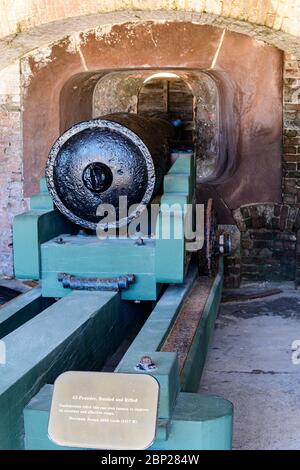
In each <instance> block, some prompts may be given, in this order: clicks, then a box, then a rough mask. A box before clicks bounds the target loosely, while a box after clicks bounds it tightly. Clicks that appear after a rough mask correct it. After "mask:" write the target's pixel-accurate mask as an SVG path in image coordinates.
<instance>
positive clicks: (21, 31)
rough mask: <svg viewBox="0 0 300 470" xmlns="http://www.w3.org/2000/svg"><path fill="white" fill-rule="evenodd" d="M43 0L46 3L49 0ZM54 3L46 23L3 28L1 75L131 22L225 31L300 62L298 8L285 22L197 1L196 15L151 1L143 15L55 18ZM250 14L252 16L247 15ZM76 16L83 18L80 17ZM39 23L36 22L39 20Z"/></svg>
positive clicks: (24, 22) (266, 13) (23, 22)
mask: <svg viewBox="0 0 300 470" xmlns="http://www.w3.org/2000/svg"><path fill="white" fill-rule="evenodd" d="M40 1H41V2H43V3H45V0H40ZM62 2H63V3H65V1H64V0H62V1H61V2H60V3H62ZM178 2H179V0H178ZM48 3H49V8H48V9H47V12H48V14H44V15H43V14H42V12H43V10H42V9H40V18H39V17H38V18H36V17H35V15H34V14H33V15H32V17H29V16H27V17H26V19H24V18H23V19H22V18H20V21H17V22H16V23H13V22H12V23H11V24H10V25H9V26H7V27H4V28H3V31H2V36H1V34H0V38H1V42H0V52H1V54H0V70H1V69H3V68H5V67H8V66H9V65H10V64H12V63H14V62H15V61H16V60H19V58H20V57H22V56H23V55H25V54H28V53H30V52H31V51H33V50H35V49H37V48H40V47H43V46H46V45H48V44H51V43H54V42H56V41H60V40H61V38H63V37H64V38H71V40H73V39H72V38H74V36H76V35H78V34H80V33H82V32H84V33H85V34H88V32H89V31H92V30H97V31H98V33H99V34H103V33H105V31H108V30H109V29H110V28H111V27H112V26H113V25H116V24H119V25H121V24H124V23H128V22H132V23H133V22H136V23H139V22H143V21H155V22H167V21H170V22H174V21H175V22H192V23H193V24H198V25H211V26H215V27H217V28H220V29H222V30H223V29H225V30H228V31H233V32H237V33H241V34H245V35H247V36H250V37H251V38H255V39H257V40H261V41H264V42H266V43H267V44H270V45H272V46H275V47H277V48H279V49H281V50H283V51H285V52H287V53H290V54H294V55H295V56H296V57H300V35H299V22H297V20H295V19H293V18H294V17H293V14H294V10H293V9H292V8H287V9H286V10H287V11H286V12H285V16H284V18H283V16H282V15H283V14H279V13H278V15H277V16H276V14H275V13H274V11H273V13H272V8H270V10H269V11H268V9H266V8H262V12H261V13H259V11H257V12H256V13H254V14H253V15H252V14H251V9H246V8H245V9H243V12H241V11H240V12H239V11H236V12H235V14H233V13H232V14H230V9H228V8H229V4H233V1H232V0H230V1H229V2H213V3H214V4H216V3H219V4H220V5H219V6H218V8H217V10H218V13H217V12H216V9H214V8H211V9H209V8H208V9H206V8H203V7H202V8H201V7H199V6H198V3H199V2H197V1H195V5H193V6H191V7H190V8H191V10H190V11H188V10H185V9H184V8H178V10H176V11H170V10H173V9H171V7H170V6H169V7H165V8H162V9H160V8H159V6H160V5H159V4H160V3H162V4H163V3H164V2H163V1H162V2H156V4H157V9H156V10H153V9H149V8H148V5H147V4H148V3H149V4H150V3H151V2H150V0H149V2H148V1H147V0H146V1H143V2H138V0H137V3H139V5H140V9H137V11H136V10H135V9H134V8H133V10H132V11H124V10H123V8H120V9H118V8H116V11H114V12H109V13H105V11H109V8H108V7H107V8H106V9H105V8H104V12H101V13H99V11H101V8H97V11H95V12H93V11H89V10H87V11H86V13H84V14H82V7H81V11H80V13H79V12H77V10H76V5H75V8H73V9H69V15H68V14H66V15H61V16H59V15H58V14H57V12H58V11H59V9H58V8H54V9H53V14H52V13H51V8H50V7H51V5H52V4H54V2H51V1H49V2H48ZM67 3H69V4H72V3H73V2H72V0H68V2H67ZM85 3H87V2H80V4H81V5H85ZM102 3H103V2H102ZM132 3H133V4H134V3H135V2H134V1H132ZM191 3H194V2H191ZM226 3H228V5H227V6H226V5H225V6H224V8H222V9H221V8H220V6H221V4H226ZM241 3H242V2H241ZM249 3H251V1H249ZM265 3H270V2H265ZM66 9H67V7H66ZM141 9H142V10H141ZM197 10H199V11H197ZM247 11H248V14H246V12H247ZM71 12H72V14H71ZM76 12H77V13H79V14H78V16H77V15H76ZM91 13H92V14H91ZM255 15H256V16H255ZM288 15H290V16H288ZM3 17H4V15H3ZM258 17H259V18H258ZM298 17H299V16H298ZM34 18H35V19H36V20H35V21H34ZM0 25H1V23H0ZM272 26H273V27H272ZM74 32H75V35H74Z"/></svg>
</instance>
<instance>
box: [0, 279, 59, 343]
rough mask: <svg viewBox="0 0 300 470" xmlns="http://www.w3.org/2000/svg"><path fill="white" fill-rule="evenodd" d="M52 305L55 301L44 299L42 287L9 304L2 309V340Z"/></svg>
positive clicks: (0, 329)
mask: <svg viewBox="0 0 300 470" xmlns="http://www.w3.org/2000/svg"><path fill="white" fill-rule="evenodd" d="M52 303H53V299H47V298H44V297H42V290H41V288H40V287H35V288H34V289H31V290H29V291H28V292H26V293H25V294H21V295H19V296H18V297H16V298H15V299H13V300H11V301H10V302H7V303H6V304H5V305H3V306H2V307H1V308H0V338H3V337H4V336H6V335H8V334H9V333H11V332H12V331H14V330H15V329H17V328H18V327H19V326H21V325H23V324H24V323H26V322H27V321H28V320H30V319H31V318H33V317H35V316H36V315H38V314H39V313H40V312H41V311H42V310H44V309H45V308H47V307H49V306H50V305H51V304H52Z"/></svg>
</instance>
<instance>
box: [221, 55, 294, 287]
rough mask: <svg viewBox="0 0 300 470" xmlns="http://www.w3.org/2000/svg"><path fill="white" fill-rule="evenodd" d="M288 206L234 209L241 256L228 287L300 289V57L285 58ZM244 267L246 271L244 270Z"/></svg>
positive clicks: (229, 265)
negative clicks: (263, 283) (288, 284)
mask: <svg viewBox="0 0 300 470" xmlns="http://www.w3.org/2000/svg"><path fill="white" fill-rule="evenodd" d="M283 79H284V83H283V112H284V120H283V151H282V204H272V203H270V204H260V203H257V204H253V205H250V206H244V207H240V208H239V209H237V210H235V211H233V217H234V219H235V221H236V223H237V225H238V227H239V229H240V232H241V249H240V258H239V257H236V258H229V259H228V261H227V262H226V276H227V279H226V284H227V285H228V286H232V287H233V286H236V285H237V284H238V279H239V277H238V275H239V274H240V279H248V280H290V281H291V280H295V282H296V285H300V231H299V228H300V59H299V58H297V57H296V56H295V55H293V54H285V58H284V76H283ZM239 269H240V272H238V270H239Z"/></svg>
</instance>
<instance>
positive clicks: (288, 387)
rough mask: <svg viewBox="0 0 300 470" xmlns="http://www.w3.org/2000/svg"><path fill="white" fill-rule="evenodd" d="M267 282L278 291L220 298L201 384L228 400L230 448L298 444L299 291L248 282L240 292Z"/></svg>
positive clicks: (299, 446)
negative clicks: (295, 345) (225, 300)
mask: <svg viewBox="0 0 300 470" xmlns="http://www.w3.org/2000/svg"><path fill="white" fill-rule="evenodd" d="M271 287H280V288H281V289H282V293H281V294H277V295H273V296H270V297H267V298H264V299H256V300H251V301H249V300H248V301H234V302H228V303H222V305H221V309H220V313H219V316H218V319H217V322H216V329H215V333H214V338H213V340H212V344H211V349H210V351H209V354H208V360H207V362H206V367H205V370H204V374H203V376H202V380H201V384H200V391H201V392H202V393H214V394H217V395H221V396H223V397H224V398H227V399H228V400H230V401H231V402H232V403H233V405H234V410H235V412H234V436H233V448H234V449H300V364H299V365H295V364H293V362H292V349H291V345H292V342H293V341H294V340H300V291H297V290H294V288H293V285H292V284H291V283H284V284H280V285H279V284H275V283H264V285H262V283H256V284H254V283H253V284H245V285H244V286H243V287H242V289H241V292H244V293H245V292H249V291H257V289H262V288H271ZM232 292H233V291H231V293H232ZM236 292H237V293H238V291H236ZM225 295H226V291H225Z"/></svg>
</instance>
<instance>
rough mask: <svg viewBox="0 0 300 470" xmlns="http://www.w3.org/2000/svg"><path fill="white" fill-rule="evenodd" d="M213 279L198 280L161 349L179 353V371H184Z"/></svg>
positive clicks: (203, 278) (201, 278)
mask: <svg viewBox="0 0 300 470" xmlns="http://www.w3.org/2000/svg"><path fill="white" fill-rule="evenodd" d="M212 283H213V279H212V278H209V277H206V276H203V277H200V278H198V279H197V280H196V281H195V283H194V285H193V287H192V289H191V291H190V293H189V295H188V297H187V298H186V299H185V301H184V303H183V306H182V308H181V310H180V312H179V314H178V316H177V319H176V321H175V323H174V325H173V327H172V329H171V331H170V333H169V335H168V336H167V338H166V339H165V341H164V344H163V345H162V347H161V351H164V352H177V354H178V360H179V370H180V372H181V371H182V369H183V367H184V365H185V361H186V359H187V357H188V354H189V350H190V347H191V345H192V343H193V339H194V336H195V334H196V331H197V328H198V326H199V323H200V321H201V318H202V314H203V310H204V307H205V304H206V302H207V299H208V296H209V292H210V289H211V286H212Z"/></svg>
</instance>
